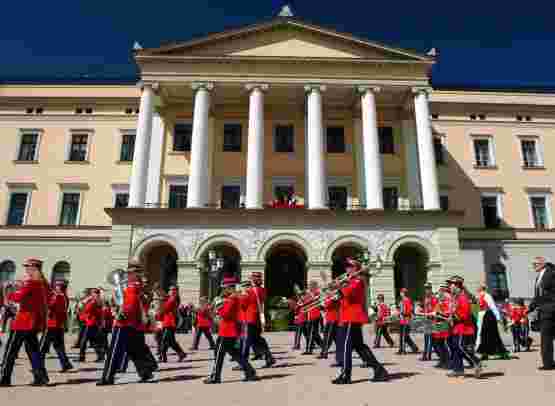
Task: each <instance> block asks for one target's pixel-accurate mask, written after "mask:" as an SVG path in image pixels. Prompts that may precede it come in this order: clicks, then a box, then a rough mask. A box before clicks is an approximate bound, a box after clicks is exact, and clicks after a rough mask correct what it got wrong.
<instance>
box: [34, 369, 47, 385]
mask: <svg viewBox="0 0 555 406" xmlns="http://www.w3.org/2000/svg"><path fill="white" fill-rule="evenodd" d="M31 372H32V373H33V382H32V383H31V386H46V385H48V381H47V380H46V379H45V377H44V376H43V374H42V371H40V370H33V371H31Z"/></svg>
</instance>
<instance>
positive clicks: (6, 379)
mask: <svg viewBox="0 0 555 406" xmlns="http://www.w3.org/2000/svg"><path fill="white" fill-rule="evenodd" d="M23 344H25V347H26V349H27V356H28V357H29V361H30V363H31V368H32V370H33V374H34V375H36V374H42V375H43V376H44V377H45V378H46V379H48V376H47V374H46V369H45V367H44V358H43V357H42V355H41V353H40V347H39V339H38V333H37V332H36V331H13V330H12V331H11V332H10V338H9V339H8V344H7V345H6V348H5V349H4V357H3V359H2V369H1V371H0V375H1V377H0V382H1V383H11V379H12V374H13V368H14V365H15V359H16V358H17V354H18V353H19V350H20V349H21V346H22V345H23Z"/></svg>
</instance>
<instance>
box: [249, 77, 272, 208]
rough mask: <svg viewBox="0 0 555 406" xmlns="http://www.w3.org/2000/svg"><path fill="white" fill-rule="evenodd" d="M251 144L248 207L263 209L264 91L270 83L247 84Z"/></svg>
mask: <svg viewBox="0 0 555 406" xmlns="http://www.w3.org/2000/svg"><path fill="white" fill-rule="evenodd" d="M247 89H248V90H249V91H250V97H249V134H248V137H249V142H248V143H249V146H248V150H247V193H246V195H247V196H246V207H247V209H261V208H262V207H263V201H264V91H265V90H267V89H268V85H247Z"/></svg>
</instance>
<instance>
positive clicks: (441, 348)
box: [432, 337, 449, 368]
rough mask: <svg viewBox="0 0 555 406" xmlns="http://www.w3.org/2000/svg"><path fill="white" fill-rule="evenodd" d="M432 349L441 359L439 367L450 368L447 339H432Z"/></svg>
mask: <svg viewBox="0 0 555 406" xmlns="http://www.w3.org/2000/svg"><path fill="white" fill-rule="evenodd" d="M432 347H433V349H434V351H435V353H436V354H437V356H438V357H439V366H440V367H442V368H447V367H448V366H449V347H448V346H447V339H446V338H434V337H432Z"/></svg>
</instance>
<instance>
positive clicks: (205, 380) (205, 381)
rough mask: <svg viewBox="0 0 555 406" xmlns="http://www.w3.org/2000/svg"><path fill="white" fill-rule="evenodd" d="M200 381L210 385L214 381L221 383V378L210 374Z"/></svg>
mask: <svg viewBox="0 0 555 406" xmlns="http://www.w3.org/2000/svg"><path fill="white" fill-rule="evenodd" d="M202 383H205V384H207V385H212V384H215V383H222V380H221V379H220V378H216V377H215V376H213V375H210V376H209V377H207V378H204V380H203V381H202Z"/></svg>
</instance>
